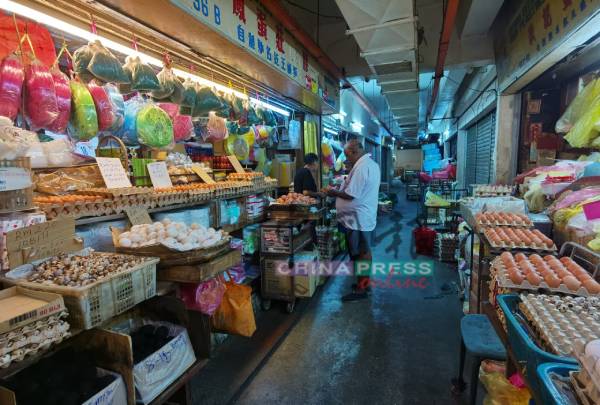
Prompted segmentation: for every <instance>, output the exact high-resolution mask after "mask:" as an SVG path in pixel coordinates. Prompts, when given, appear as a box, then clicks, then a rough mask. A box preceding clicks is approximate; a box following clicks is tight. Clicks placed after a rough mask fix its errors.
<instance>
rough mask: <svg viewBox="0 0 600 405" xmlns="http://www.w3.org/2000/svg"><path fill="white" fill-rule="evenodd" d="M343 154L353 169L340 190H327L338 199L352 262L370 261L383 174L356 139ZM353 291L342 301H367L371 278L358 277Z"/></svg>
mask: <svg viewBox="0 0 600 405" xmlns="http://www.w3.org/2000/svg"><path fill="white" fill-rule="evenodd" d="M344 153H345V155H346V159H347V160H348V162H349V163H350V165H351V166H352V169H351V170H350V173H349V174H348V177H347V178H346V180H345V181H344V183H343V184H342V185H341V187H340V189H339V190H335V189H331V188H329V189H326V190H325V191H326V193H327V195H328V196H330V197H336V202H335V207H336V210H337V219H338V222H339V224H340V225H341V227H342V228H343V230H344V233H345V234H346V243H347V245H348V253H349V254H350V259H351V260H352V261H357V260H360V261H371V260H372V256H371V247H370V239H371V233H372V232H373V230H374V229H375V225H376V224H377V207H378V203H379V185H380V182H381V171H380V169H379V165H378V164H377V163H375V161H373V159H371V157H370V156H369V155H368V154H367V153H366V151H365V149H364V147H363V145H362V144H361V143H360V142H359V141H358V140H356V139H353V140H350V141H348V143H347V144H346V146H345V147H344ZM353 290H354V291H353V292H352V293H350V294H347V295H345V296H344V297H342V300H343V301H355V300H360V299H365V298H367V297H368V294H367V292H368V290H369V276H357V284H356V285H353Z"/></svg>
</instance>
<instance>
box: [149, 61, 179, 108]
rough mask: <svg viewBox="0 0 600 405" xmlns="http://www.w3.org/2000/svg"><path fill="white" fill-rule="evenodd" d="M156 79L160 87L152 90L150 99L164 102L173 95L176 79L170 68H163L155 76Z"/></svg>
mask: <svg viewBox="0 0 600 405" xmlns="http://www.w3.org/2000/svg"><path fill="white" fill-rule="evenodd" d="M156 77H157V78H158V82H159V83H160V87H159V88H158V89H156V90H154V91H153V92H152V93H150V94H151V95H152V97H154V98H155V99H158V100H164V99H166V98H168V97H169V96H171V94H173V91H174V90H175V85H176V82H177V81H178V80H177V77H176V76H175V74H174V73H173V71H172V70H171V68H170V67H167V66H164V67H163V68H162V70H161V71H160V72H158V74H157V75H156Z"/></svg>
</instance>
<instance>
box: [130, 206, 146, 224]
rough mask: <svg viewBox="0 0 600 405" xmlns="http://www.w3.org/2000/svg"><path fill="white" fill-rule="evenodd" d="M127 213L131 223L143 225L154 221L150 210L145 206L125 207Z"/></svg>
mask: <svg viewBox="0 0 600 405" xmlns="http://www.w3.org/2000/svg"><path fill="white" fill-rule="evenodd" d="M125 214H127V218H129V222H131V225H143V224H151V223H152V218H150V214H148V211H147V210H146V209H145V208H141V207H131V208H125Z"/></svg>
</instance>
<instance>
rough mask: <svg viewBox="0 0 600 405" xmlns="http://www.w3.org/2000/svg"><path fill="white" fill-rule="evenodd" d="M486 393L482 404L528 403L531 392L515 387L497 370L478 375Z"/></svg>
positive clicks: (515, 404)
mask: <svg viewBox="0 0 600 405" xmlns="http://www.w3.org/2000/svg"><path fill="white" fill-rule="evenodd" d="M479 379H480V380H481V382H482V384H483V386H484V387H485V390H486V392H487V395H486V397H485V399H484V400H483V404H484V405H505V404H511V405H528V404H529V399H530V398H531V394H530V392H529V390H528V389H527V388H517V387H515V386H514V385H512V384H511V383H510V381H508V380H507V379H506V377H505V376H504V375H503V374H501V373H497V372H490V373H482V374H481V375H480V376H479Z"/></svg>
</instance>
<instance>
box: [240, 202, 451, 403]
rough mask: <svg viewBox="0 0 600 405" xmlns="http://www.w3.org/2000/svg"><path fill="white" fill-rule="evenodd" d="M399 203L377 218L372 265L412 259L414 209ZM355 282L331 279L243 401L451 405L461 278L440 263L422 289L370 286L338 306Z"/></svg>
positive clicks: (241, 401) (241, 400) (262, 371)
mask: <svg viewBox="0 0 600 405" xmlns="http://www.w3.org/2000/svg"><path fill="white" fill-rule="evenodd" d="M399 197H400V198H399V199H400V202H399V204H398V206H397V208H396V212H394V213H392V214H389V215H386V216H382V217H380V219H379V224H378V226H377V229H376V232H375V237H374V239H375V240H374V248H373V257H374V260H375V261H392V260H398V259H400V260H403V259H409V258H411V256H410V252H411V249H410V247H411V232H412V229H413V228H414V226H415V225H414V218H415V215H416V203H413V202H407V201H405V200H404V193H399ZM351 282H352V280H351V279H350V278H349V277H333V278H332V279H331V280H330V281H329V282H328V284H327V285H326V286H325V291H324V292H323V294H321V296H319V297H318V298H317V299H315V300H314V302H311V304H310V306H309V308H308V309H307V310H306V312H305V314H304V315H303V317H302V319H301V320H300V321H299V323H298V324H297V325H296V326H295V327H294V329H293V330H292V331H291V332H290V334H289V335H288V336H287V337H286V339H285V340H284V342H283V343H282V344H281V346H280V347H279V348H278V349H277V351H276V352H275V353H274V354H273V355H272V357H271V358H270V359H269V360H268V362H267V363H266V364H265V366H264V367H263V368H262V369H261V370H260V371H259V372H258V373H257V375H256V376H255V378H254V379H253V380H252V381H251V382H250V384H249V385H248V386H247V387H246V389H245V390H244V391H243V392H242V393H241V395H240V396H239V398H238V401H237V403H239V404H257V403H263V404H264V403H267V404H275V403H277V404H298V403H308V404H324V403H326V404H334V403H340V404H342V403H343V404H364V403H369V402H373V403H377V404H448V403H452V402H453V400H452V397H451V396H450V379H451V378H452V377H454V376H455V374H456V371H457V369H458V355H459V343H460V337H459V319H460V317H461V305H460V301H459V299H458V296H457V294H456V293H455V292H448V291H447V289H446V288H445V287H447V286H451V285H452V282H457V278H456V271H455V270H454V268H453V266H446V265H444V264H441V263H438V262H436V265H435V271H434V275H433V277H431V278H429V279H428V282H427V284H428V286H427V287H426V288H424V289H421V288H418V287H411V288H394V289H389V288H388V289H386V288H374V289H373V295H372V297H371V299H370V300H369V301H359V302H350V303H342V302H341V301H340V297H341V296H342V295H343V294H345V293H346V292H347V291H348V290H349V288H350V284H351ZM442 287H444V288H443V289H442Z"/></svg>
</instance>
